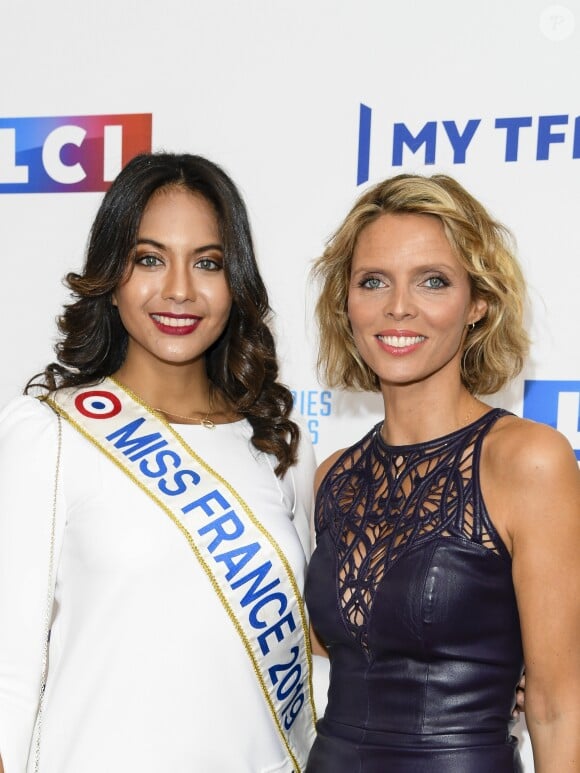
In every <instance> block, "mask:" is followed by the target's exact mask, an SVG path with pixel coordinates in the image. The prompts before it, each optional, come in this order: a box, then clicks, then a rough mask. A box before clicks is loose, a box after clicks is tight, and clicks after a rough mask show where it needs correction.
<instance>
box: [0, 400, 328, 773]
mask: <svg viewBox="0 0 580 773" xmlns="http://www.w3.org/2000/svg"><path fill="white" fill-rule="evenodd" d="M62 429H63V440H62V455H61V476H60V484H59V492H58V504H57V529H56V552H55V574H56V585H55V599H54V610H53V623H52V633H51V642H50V661H49V672H48V680H47V687H46V696H45V703H44V711H43V717H42V731H41V744H40V750H41V751H40V771H41V773H137V771H138V772H139V773H194V772H195V773H214V771H215V773H275V772H276V773H277V772H278V771H280V772H281V771H284V772H285V771H288V770H290V769H291V768H289V763H288V761H287V759H286V755H285V753H284V750H283V748H282V745H281V742H280V740H279V738H278V736H277V734H276V731H275V730H274V727H273V723H272V720H271V717H270V715H269V713H268V710H267V708H266V706H265V704H264V700H263V698H262V696H261V694H260V692H259V689H258V686H257V683H256V680H255V677H254V676H253V672H252V670H251V667H250V662H249V659H248V656H247V654H246V652H245V650H244V649H243V646H242V645H241V643H240V641H239V639H238V637H237V634H236V633H235V631H234V628H233V625H232V623H231V622H230V620H229V618H228V617H227V615H226V614H225V612H224V611H223V608H222V607H221V606H220V604H219V603H218V602H217V601H216V599H215V595H214V592H213V590H212V588H211V586H210V584H209V581H208V579H207V577H206V575H205V574H204V572H203V571H202V570H201V569H200V567H199V565H198V563H197V561H196V560H195V558H194V556H193V554H192V552H191V549H190V547H189V546H188V544H187V542H186V540H185V539H184V537H183V535H182V534H181V533H180V532H179V531H178V529H177V528H176V527H175V525H174V524H173V523H172V522H171V521H170V519H169V518H168V517H167V516H166V515H165V514H164V513H163V512H162V511H161V510H160V509H159V508H158V506H157V505H155V504H154V503H153V502H152V501H151V500H150V499H149V497H148V496H147V495H146V494H144V493H143V492H142V491H141V490H140V489H138V488H137V487H136V486H135V485H134V484H133V483H131V482H130V481H129V479H128V478H127V477H126V476H125V474H124V473H123V472H121V471H120V470H118V469H117V468H116V467H115V466H114V465H113V464H112V463H111V462H110V461H109V460H108V459H107V458H106V457H105V456H104V455H103V454H101V453H100V452H99V451H98V450H96V449H95V448H94V447H93V445H92V444H91V443H90V442H89V441H87V440H86V439H84V438H83V437H82V436H81V435H80V434H79V433H78V432H77V431H76V430H75V429H74V428H72V427H71V426H70V425H69V424H67V422H66V421H63V426H62ZM176 429H177V430H178V431H179V432H180V433H182V435H183V436H184V438H185V440H186V441H187V443H188V444H189V445H191V446H192V447H193V448H194V450H196V451H197V452H198V453H199V455H200V456H201V457H202V458H203V459H205V460H206V461H207V462H208V464H210V465H211V466H212V467H214V468H215V469H216V470H218V471H219V472H220V474H221V475H223V477H225V478H226V479H227V480H228V481H229V482H230V483H231V485H232V486H233V487H234V488H235V489H236V490H237V491H238V492H239V494H240V495H241V496H242V497H243V498H244V499H245V500H246V501H247V503H248V504H249V506H250V508H251V509H252V510H253V511H254V512H255V513H256V515H258V517H259V518H260V519H261V520H262V522H263V524H264V525H265V527H266V528H267V529H268V530H269V531H270V533H271V534H272V535H273V536H274V538H275V539H276V540H277V542H278V543H279V545H280V546H281V548H282V550H283V551H284V552H285V554H286V556H287V557H288V560H289V563H290V565H291V567H292V568H293V570H294V573H295V576H296V579H297V583H298V586H299V588H300V590H302V587H303V582H304V572H305V568H306V561H307V556H308V554H309V513H310V507H311V497H312V478H313V472H314V456H313V453H312V447H311V446H310V444H309V442H308V441H302V443H301V449H300V462H299V464H298V465H297V466H296V467H294V468H291V470H290V472H288V473H287V475H286V476H285V478H284V479H283V480H280V479H279V478H277V477H276V476H275V475H274V472H273V467H274V466H275V461H274V460H273V458H272V457H270V456H268V455H266V454H263V453H260V452H258V451H257V450H256V449H255V448H254V447H253V446H252V445H251V443H250V438H251V427H250V425H249V424H248V423H247V422H246V421H245V420H244V421H238V422H235V423H233V424H224V425H218V426H216V428H215V429H213V430H208V429H206V428H204V427H200V426H197V425H178V426H176ZM56 437H57V421H56V417H55V415H54V414H53V412H52V411H51V409H50V408H48V407H47V406H45V405H43V404H41V403H39V402H38V401H37V400H36V399H34V398H31V397H20V398H17V399H16V400H14V401H13V402H12V403H11V404H10V405H8V406H7V408H5V409H4V411H3V412H2V413H1V414H0V756H1V757H2V759H3V762H4V767H5V773H25V772H26V771H31V770H32V761H29V751H30V745H31V739H32V736H33V728H34V723H35V718H36V714H37V708H38V699H39V685H40V679H41V671H42V652H43V632H44V626H45V622H44V619H45V611H46V595H47V576H48V555H49V539H50V521H51V514H52V499H53V490H54V477H55V463H56V445H57V444H56ZM32 759H33V755H32V754H31V755H30V760H32Z"/></svg>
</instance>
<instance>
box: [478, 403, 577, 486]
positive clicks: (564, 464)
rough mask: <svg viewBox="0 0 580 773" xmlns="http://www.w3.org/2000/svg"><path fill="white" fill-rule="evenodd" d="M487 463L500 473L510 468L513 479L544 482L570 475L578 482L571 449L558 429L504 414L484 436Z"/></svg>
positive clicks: (575, 463) (536, 482)
mask: <svg viewBox="0 0 580 773" xmlns="http://www.w3.org/2000/svg"><path fill="white" fill-rule="evenodd" d="M486 464H487V465H489V467H490V469H491V470H492V471H494V472H496V473H497V474H498V476H499V477H502V473H503V474H505V472H506V471H509V476H510V479H511V481H512V483H513V482H517V481H518V480H522V481H525V480H527V481H530V480H532V481H533V483H534V484H536V485H537V484H538V483H542V482H547V481H549V480H550V479H553V478H554V476H555V477H557V478H561V477H562V476H566V475H571V476H572V478H577V479H578V482H580V470H579V469H578V464H577V462H576V458H575V455H574V451H573V449H572V447H571V445H570V443H569V442H568V440H567V438H566V437H564V435H562V434H561V433H560V432H558V431H557V430H555V429H553V428H552V427H549V426H548V425H547V424H541V423H539V422H535V421H530V420H528V419H519V418H517V417H516V416H505V417H503V418H501V419H499V420H498V421H497V422H496V424H495V425H494V427H493V428H492V430H491V431H490V433H489V435H488V438H487V450H486Z"/></svg>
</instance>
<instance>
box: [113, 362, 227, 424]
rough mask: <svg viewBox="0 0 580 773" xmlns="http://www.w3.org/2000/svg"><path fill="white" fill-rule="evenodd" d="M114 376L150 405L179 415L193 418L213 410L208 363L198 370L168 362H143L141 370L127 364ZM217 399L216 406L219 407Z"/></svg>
mask: <svg viewBox="0 0 580 773" xmlns="http://www.w3.org/2000/svg"><path fill="white" fill-rule="evenodd" d="M114 377H115V378H116V379H117V381H119V382H120V383H121V384H123V385H124V386H126V387H128V388H129V389H130V390H131V391H132V392H134V393H135V394H136V395H137V396H138V397H139V398H140V399H141V400H143V402H145V403H147V405H149V406H151V407H153V408H155V409H161V410H162V411H163V412H167V413H169V414H172V415H176V416H190V415H191V414H192V413H193V412H197V413H199V412H202V413H207V412H208V410H210V407H211V406H210V399H209V395H210V381H209V379H208V377H207V372H206V370H205V363H204V362H203V361H200V362H199V363H195V367H192V366H182V365H178V366H175V365H172V364H168V363H160V364H157V363H156V364H155V367H151V366H150V365H149V363H146V364H143V363H141V364H140V366H139V368H135V367H131V363H128V362H125V363H123V365H122V366H121V367H120V368H119V370H118V371H117V372H116V373H115V374H114ZM218 402H219V401H217V400H214V405H213V407H214V408H215V409H217V408H218V405H217V403H218Z"/></svg>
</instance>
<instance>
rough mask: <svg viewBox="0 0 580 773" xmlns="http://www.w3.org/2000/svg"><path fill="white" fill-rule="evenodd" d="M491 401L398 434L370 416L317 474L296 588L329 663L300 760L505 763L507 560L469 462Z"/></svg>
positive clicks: (388, 767) (459, 768) (346, 769)
mask: <svg viewBox="0 0 580 773" xmlns="http://www.w3.org/2000/svg"><path fill="white" fill-rule="evenodd" d="M504 413H505V412H504V411H502V410H500V409H494V410H491V411H489V412H488V413H487V414H486V415H484V416H483V417H481V418H480V419H479V420H477V421H476V422H474V423H472V424H470V425H469V426H467V427H464V428H462V429H460V430H457V431H456V432H453V433H451V434H449V435H446V436H445V437H442V438H438V439H437V440H433V441H429V442H427V443H421V444H418V445H408V446H397V447H394V446H388V445H386V443H385V442H384V441H383V440H382V438H381V435H380V432H379V429H380V425H378V426H377V427H375V428H374V429H373V430H372V431H371V432H370V433H369V434H368V435H366V436H365V437H364V438H363V439H362V440H361V441H359V442H358V443H357V444H356V445H354V446H352V447H351V448H350V449H348V450H347V451H346V452H345V453H344V454H343V455H342V456H341V457H340V459H339V460H338V461H337V462H336V464H335V465H334V466H333V467H332V469H331V470H330V471H329V473H328V474H327V475H326V477H325V479H324V480H323V482H322V485H321V487H320V490H319V493H318V497H317V503H316V530H317V548H316V550H315V552H314V555H313V556H312V560H311V563H310V567H309V570H308V576H307V581H306V601H307V604H308V608H309V610H310V615H311V619H312V623H313V626H314V628H315V630H316V631H317V633H318V635H319V637H320V638H321V640H322V641H323V642H324V644H325V645H326V646H327V648H328V651H329V655H330V667H331V671H330V674H331V676H330V687H329V692H328V706H327V709H326V713H325V715H324V717H323V718H322V719H321V720H320V721H319V723H318V728H317V729H318V736H317V740H316V742H315V744H314V746H313V748H312V752H311V754H310V758H309V762H308V766H307V773H521V771H522V766H521V761H520V757H519V753H518V749H517V742H516V739H515V738H513V737H512V736H510V726H511V723H512V719H511V711H512V707H513V705H514V701H515V689H516V686H517V683H518V680H519V678H520V676H521V673H522V668H523V660H522V645H521V635H520V625H519V617H518V610H517V605H516V599H515V593H514V587H513V582H512V576H511V560H510V556H509V553H508V551H507V549H506V548H505V546H504V544H503V542H502V540H501V538H500V537H499V535H498V533H497V532H496V530H495V529H494V527H493V524H492V522H491V520H490V518H489V516H488V514H487V511H486V509H485V505H484V503H483V500H482V496H481V490H480V484H479V478H478V470H479V459H480V454H481V444H482V441H483V439H484V437H485V435H486V433H487V432H488V430H489V429H490V428H491V426H492V425H493V423H494V422H495V421H496V420H497V419H498V418H499V417H500V416H502V415H504Z"/></svg>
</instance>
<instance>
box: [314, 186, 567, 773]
mask: <svg viewBox="0 0 580 773" xmlns="http://www.w3.org/2000/svg"><path fill="white" fill-rule="evenodd" d="M317 271H318V274H319V276H320V278H321V280H322V292H321V296H320V299H319V303H318V307H317V311H318V319H319V323H320V326H321V333H322V335H321V356H320V365H321V366H322V369H323V371H324V372H325V375H326V377H327V380H328V381H329V383H330V384H331V385H333V386H342V387H346V388H355V389H365V390H374V391H380V392H381V393H382V397H383V401H384V406H385V417H384V420H383V421H382V422H380V423H379V424H378V425H377V426H375V427H373V428H371V429H370V431H369V432H368V433H367V434H366V436H365V437H363V438H362V439H361V440H360V441H359V442H357V443H355V444H354V445H353V446H351V447H350V448H348V449H346V450H344V451H339V452H337V453H336V454H334V455H333V456H332V457H330V458H329V459H328V460H327V461H326V462H325V463H323V465H321V468H320V472H319V475H318V480H319V483H320V485H319V488H318V494H317V500H316V518H315V520H316V531H317V547H316V550H315V551H314V553H313V556H312V560H311V562H310V566H309V569H308V579H307V583H306V600H307V603H308V606H309V609H310V613H311V616H312V623H313V626H314V628H315V629H316V631H317V633H318V634H319V636H320V638H321V639H322V641H323V642H324V644H325V645H326V647H327V649H328V652H329V655H330V660H331V672H330V673H331V677H330V688H329V693H328V698H329V700H328V706H327V709H326V713H325V716H324V718H323V719H322V720H321V721H320V722H319V723H318V737H317V740H316V742H315V744H314V746H313V748H312V752H311V756H310V760H309V764H308V767H307V771H308V773H352V771H357V772H358V773H387V772H388V773H520V772H521V762H520V757H519V752H518V748H517V742H516V740H515V738H514V737H512V736H510V726H511V720H512V706H513V704H514V693H515V690H516V686H517V684H518V680H519V678H520V675H521V672H522V668H523V662H524V660H525V663H526V718H527V724H528V728H529V731H530V736H531V740H532V746H533V753H534V764H535V770H536V773H564V771H566V773H573V772H574V773H578V771H579V770H580V700H579V695H580V654H579V649H578V647H579V643H580V561H579V560H578V547H579V545H580V475H579V471H578V466H577V464H576V460H575V458H574V453H573V451H572V449H571V448H570V445H569V443H568V442H567V441H566V439H565V438H564V437H563V436H562V435H560V434H559V433H558V432H556V431H555V430H553V429H551V428H550V427H546V426H544V425H541V424H535V423H533V422H529V421H524V420H522V419H519V418H517V417H515V416H513V415H512V414H510V413H508V412H507V411H504V410H500V409H494V408H491V407H490V406H489V405H487V404H486V403H484V402H482V401H481V400H480V399H479V397H478V395H486V394H491V393H493V392H495V391H497V390H498V389H500V388H501V387H502V386H503V385H504V384H505V383H506V382H507V381H508V380H509V378H511V377H513V376H514V375H516V374H517V373H518V372H519V370H520V369H521V367H522V363H523V361H524V356H525V354H526V350H527V343H528V340H527V335H526V331H525V328H524V322H523V308H524V298H525V293H524V282H523V278H522V275H521V271H520V268H519V266H518V264H517V262H516V260H515V258H514V256H513V254H512V251H511V250H510V248H509V240H508V239H507V235H506V233H505V231H504V229H503V228H502V227H501V226H500V225H498V224H497V223H496V222H495V221H494V220H493V219H492V218H491V217H490V216H489V214H488V213H487V212H486V211H485V209H484V208H483V207H482V206H481V204H479V202H477V201H476V200H475V199H474V198H473V196H471V195H470V194H469V193H468V192H467V191H465V190H464V189H463V188H462V187H461V186H460V185H459V184H458V183H457V182H456V181H454V180H453V179H451V178H449V177H446V176H444V175H435V176H434V177H431V178H424V177H421V176H415V175H399V176H397V177H394V178H392V179H389V180H385V181H384V182H382V183H379V184H378V185H376V186H374V187H373V188H371V189H370V190H369V191H368V192H367V193H365V194H364V195H363V196H362V197H361V198H360V199H359V201H358V202H357V203H356V204H355V206H354V208H353V209H352V210H351V212H350V213H349V215H348V216H347V217H346V219H345V221H344V222H343V224H342V225H341V226H340V228H339V229H338V231H337V233H336V235H335V236H334V237H333V239H332V240H331V242H330V243H329V245H328V247H327V249H326V251H325V253H324V255H323V256H322V257H321V258H320V260H319V261H318V263H317Z"/></svg>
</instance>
